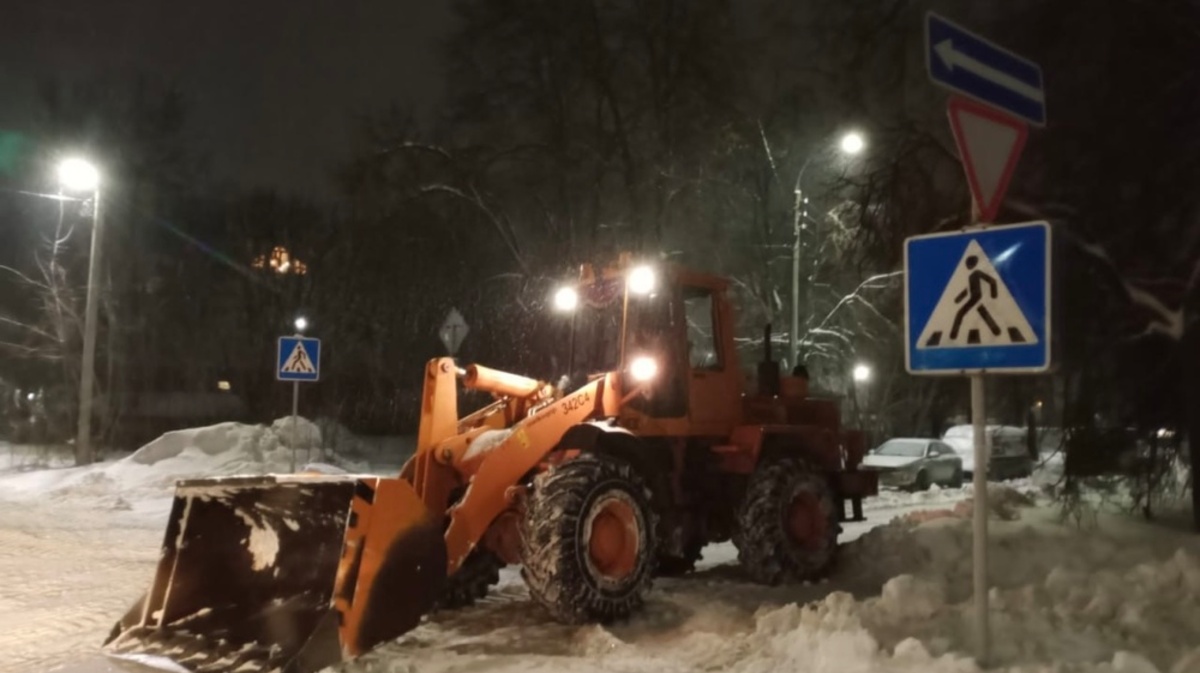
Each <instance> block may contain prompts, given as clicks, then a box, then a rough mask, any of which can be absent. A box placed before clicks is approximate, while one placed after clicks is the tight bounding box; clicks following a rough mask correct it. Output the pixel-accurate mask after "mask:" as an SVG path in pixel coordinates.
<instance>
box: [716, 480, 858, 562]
mask: <svg viewBox="0 0 1200 673" xmlns="http://www.w3.org/2000/svg"><path fill="white" fill-rule="evenodd" d="M797 480H799V481H800V482H803V485H802V486H801V487H802V488H807V489H810V490H814V491H816V492H817V493H818V497H820V498H821V499H822V500H823V501H825V504H826V505H827V506H828V508H829V521H828V529H827V530H828V537H827V542H828V546H827V547H826V548H825V549H823V550H822V552H821V553H818V554H812V553H807V552H804V551H803V550H801V549H799V547H798V545H795V544H794V543H793V542H792V541H791V539H790V537H789V536H788V534H787V532H786V530H785V529H784V526H783V516H782V502H781V501H782V499H783V498H785V497H786V498H788V499H789V501H790V499H791V488H792V485H793V484H796V483H797ZM838 519H839V517H838V512H837V505H836V501H835V500H834V496H833V489H832V487H831V486H830V484H829V481H828V479H827V478H826V477H825V475H823V474H821V473H820V472H818V471H816V470H814V469H812V468H811V467H810V466H809V465H808V464H807V463H806V462H804V461H802V460H797V459H793V458H782V459H777V460H773V461H771V462H769V463H766V464H764V465H760V466H759V468H758V469H757V470H756V471H755V472H754V474H753V475H751V477H750V482H749V484H747V487H746V494H745V497H744V498H743V500H742V503H741V506H740V507H739V509H738V512H737V526H736V528H735V529H734V534H733V543H734V546H736V547H737V549H738V561H739V562H740V564H741V566H742V568H743V570H744V571H745V572H746V574H747V575H749V576H750V578H751V579H752V580H754V581H755V582H758V583H759V584H767V585H777V584H783V583H787V582H802V581H810V580H815V579H818V578H820V577H821V576H823V575H825V574H826V573H827V572H828V571H829V569H830V567H831V566H832V565H833V561H834V559H835V557H836V552H837V536H838V533H839V532H840V531H841V525H840V523H839V521H838Z"/></svg>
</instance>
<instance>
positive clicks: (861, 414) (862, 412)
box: [851, 362, 871, 429]
mask: <svg viewBox="0 0 1200 673" xmlns="http://www.w3.org/2000/svg"><path fill="white" fill-rule="evenodd" d="M851 376H852V377H853V378H854V408H855V409H857V410H858V418H859V421H858V424H859V426H860V429H864V428H863V427H862V426H864V425H866V423H865V421H866V420H867V414H866V407H867V406H868V405H867V404H866V402H869V401H870V400H871V396H870V395H865V396H864V395H860V393H859V389H860V388H866V387H867V384H869V383H870V382H871V366H870V365H867V364H864V363H861V362H860V363H858V364H856V365H854V370H853V371H852V372H851ZM864 397H865V398H866V399H865V401H864V399H863V398H864Z"/></svg>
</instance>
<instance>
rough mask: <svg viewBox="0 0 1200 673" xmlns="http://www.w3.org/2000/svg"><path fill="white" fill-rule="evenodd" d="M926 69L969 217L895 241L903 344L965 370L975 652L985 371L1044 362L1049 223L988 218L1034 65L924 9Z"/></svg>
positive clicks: (981, 569) (983, 517) (919, 357)
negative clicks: (942, 95)
mask: <svg viewBox="0 0 1200 673" xmlns="http://www.w3.org/2000/svg"><path fill="white" fill-rule="evenodd" d="M925 64H926V69H927V70H928V72H929V79H930V80H931V81H932V82H933V83H934V84H937V85H938V86H942V87H945V88H947V89H950V90H951V91H952V92H954V93H955V94H956V95H955V96H954V97H952V98H951V100H950V103H949V106H948V114H949V117H950V126H951V129H952V131H953V133H954V141H955V143H956V144H957V145H958V151H959V154H960V155H961V157H962V161H963V168H964V170H965V172H966V176H967V185H968V186H969V187H970V190H971V196H972V201H973V206H974V207H973V209H972V212H973V213H974V217H973V218H972V219H973V221H974V222H973V226H972V227H970V228H968V229H965V230H963V231H962V232H957V233H951V234H932V235H927V236H914V237H911V238H909V239H907V240H906V241H905V242H904V270H905V293H904V294H905V297H904V300H905V311H904V318H905V342H906V345H905V355H906V361H907V367H908V371H909V372H910V373H912V374H960V375H966V376H969V377H970V380H971V426H972V434H973V435H974V442H973V443H974V446H973V449H974V454H975V472H974V475H973V479H972V484H973V487H974V491H975V493H974V496H975V505H974V517H973V525H974V532H973V538H974V539H973V545H972V557H973V563H974V567H973V571H974V572H973V584H974V591H975V641H976V648H977V650H976V651H977V654H976V658H977V660H978V663H979V665H980V666H986V665H987V660H988V658H989V654H990V649H991V647H990V646H991V642H990V631H989V623H988V622H989V619H988V617H989V615H988V561H987V516H988V502H987V469H988V454H989V450H988V448H989V447H988V437H987V408H986V404H985V399H984V391H985V386H984V384H985V379H984V376H985V375H986V374H992V373H1036V372H1044V371H1046V370H1048V369H1049V368H1050V357H1051V349H1050V335H1051V330H1050V272H1051V269H1050V241H1051V236H1050V225H1049V224H1048V223H1046V222H1030V223H1025V224H1018V225H1010V226H1002V227H992V226H990V223H992V222H994V221H995V218H996V215H997V214H998V213H999V211H1000V204H1001V203H1002V202H1003V200H1004V193H1005V192H1006V191H1007V189H1008V183H1009V180H1010V179H1011V178H1012V174H1013V171H1014V170H1015V168H1016V164H1017V160H1018V158H1020V155H1021V150H1022V149H1023V148H1024V146H1025V139H1026V136H1027V134H1028V124H1033V125H1034V126H1039V127H1040V126H1044V125H1045V124H1046V93H1045V89H1044V87H1043V83H1042V70H1041V68H1040V67H1038V65H1037V64H1036V63H1034V62H1032V61H1030V60H1028V59H1025V58H1022V57H1021V56H1018V55H1016V54H1014V53H1013V52H1011V51H1009V50H1007V49H1005V48H1003V47H1001V46H999V45H997V44H995V43H993V42H991V41H989V40H987V39H985V38H983V37H981V36H979V35H975V34H974V33H971V32H970V31H968V30H966V29H965V28H963V27H961V26H959V25H957V24H954V23H952V22H950V21H948V20H946V19H944V18H942V17H940V16H938V15H937V14H934V13H933V12H929V13H928V14H926V16H925Z"/></svg>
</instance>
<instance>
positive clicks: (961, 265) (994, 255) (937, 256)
mask: <svg viewBox="0 0 1200 673" xmlns="http://www.w3.org/2000/svg"><path fill="white" fill-rule="evenodd" d="M904 283H905V292H904V299H905V330H904V337H905V346H906V347H905V350H906V353H907V360H908V370H909V371H910V372H912V373H914V374H961V373H971V372H1008V373H1016V372H1040V371H1045V370H1046V369H1047V368H1049V366H1050V356H1051V349H1050V225H1049V224H1047V223H1046V222H1028V223H1025V224H1014V225H1008V226H1002V227H987V228H979V229H968V230H966V231H956V232H950V233H939V234H928V235H924V236H914V237H912V238H909V239H908V240H907V241H905V244H904Z"/></svg>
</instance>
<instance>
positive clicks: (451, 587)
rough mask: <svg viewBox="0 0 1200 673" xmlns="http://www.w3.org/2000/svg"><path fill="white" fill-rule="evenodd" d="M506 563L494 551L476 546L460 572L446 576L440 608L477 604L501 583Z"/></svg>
mask: <svg viewBox="0 0 1200 673" xmlns="http://www.w3.org/2000/svg"><path fill="white" fill-rule="evenodd" d="M502 567H504V563H503V562H502V561H501V560H500V559H499V558H498V557H497V556H496V555H495V554H493V553H492V552H490V551H488V550H486V549H480V548H476V549H475V551H472V552H471V553H470V555H468V556H467V558H466V560H465V561H463V564H462V567H460V568H459V569H458V572H456V573H454V574H453V575H451V576H450V577H447V578H446V586H445V587H444V588H443V589H442V594H441V596H439V597H438V602H437V606H436V607H437V609H438V610H454V609H456V608H465V607H469V606H471V605H474V604H475V601H477V600H479V599H481V598H483V597H484V596H487V593H488V590H489V589H490V588H491V587H493V586H495V585H497V584H499V583H500V568H502Z"/></svg>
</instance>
